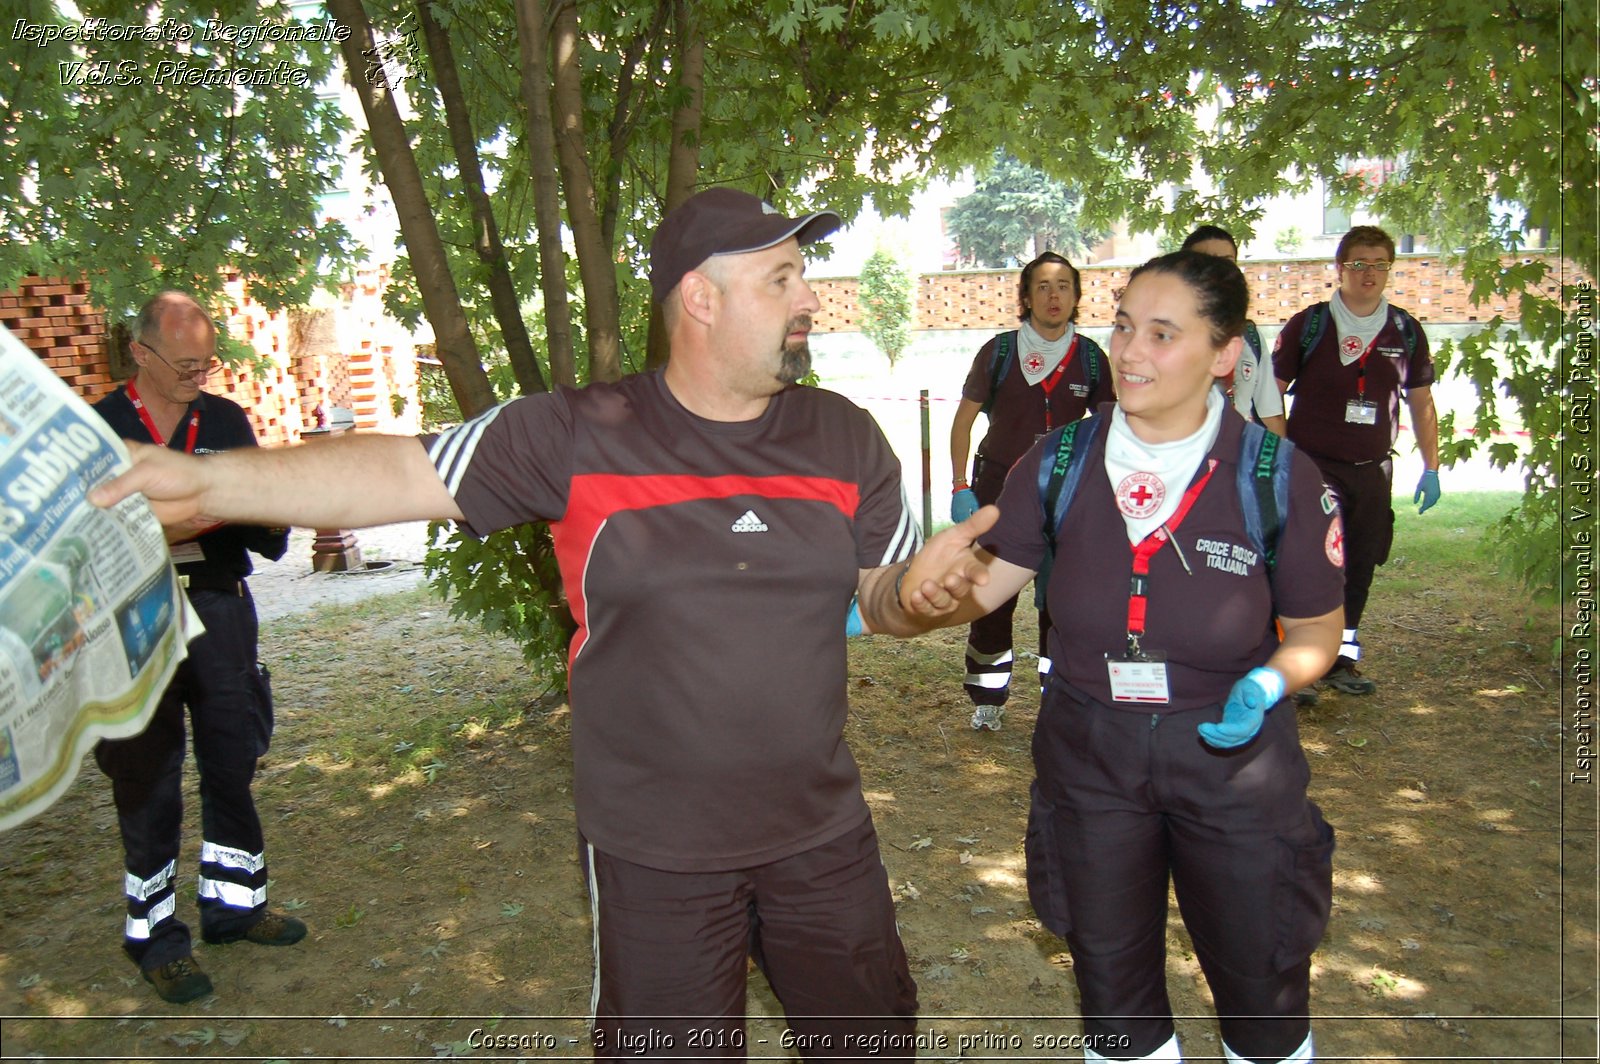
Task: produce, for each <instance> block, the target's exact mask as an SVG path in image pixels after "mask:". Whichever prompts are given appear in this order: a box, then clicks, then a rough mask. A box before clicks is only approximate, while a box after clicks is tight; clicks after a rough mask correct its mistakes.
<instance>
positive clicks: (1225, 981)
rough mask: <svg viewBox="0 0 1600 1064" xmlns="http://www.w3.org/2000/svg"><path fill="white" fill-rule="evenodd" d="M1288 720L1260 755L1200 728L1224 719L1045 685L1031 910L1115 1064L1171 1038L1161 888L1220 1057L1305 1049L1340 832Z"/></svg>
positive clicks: (1037, 742)
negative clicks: (1207, 1001)
mask: <svg viewBox="0 0 1600 1064" xmlns="http://www.w3.org/2000/svg"><path fill="white" fill-rule="evenodd" d="M1293 708H1294V707H1293V704H1292V703H1290V702H1281V703H1279V704H1278V706H1277V708H1276V709H1274V710H1273V711H1272V712H1271V713H1268V714H1267V718H1266V722H1265V724H1264V725H1263V726H1262V729H1261V734H1260V735H1258V736H1257V737H1256V738H1255V739H1254V740H1252V741H1251V742H1249V743H1246V744H1245V745H1244V746H1241V747H1238V748H1236V749H1233V750H1216V749H1213V748H1212V747H1209V746H1206V745H1205V743H1204V742H1203V741H1202V740H1201V739H1200V736H1199V735H1198V734H1197V733H1196V731H1195V726H1196V725H1197V724H1199V723H1200V722H1201V721H1206V720H1209V721H1218V720H1221V719H1222V709H1221V707H1220V706H1207V707H1204V708H1201V709H1194V710H1188V711H1183V712H1177V713H1170V714H1152V713H1148V712H1129V711H1127V710H1124V709H1114V708H1112V707H1109V706H1106V705H1102V704H1100V703H1098V702H1095V701H1094V700H1092V699H1090V698H1089V697H1088V696H1087V695H1085V694H1084V693H1083V692H1081V691H1078V690H1077V689H1075V688H1072V687H1070V686H1069V685H1068V684H1066V683H1064V682H1063V681H1061V680H1060V679H1059V678H1054V679H1052V680H1051V681H1050V684H1049V690H1048V692H1047V694H1046V696H1045V699H1044V705H1043V707H1042V708H1041V710H1040V713H1039V723H1038V726H1037V728H1036V729H1035V730H1034V736H1033V757H1034V767H1035V771H1036V773H1037V777H1038V778H1037V779H1036V780H1035V782H1034V789H1033V802H1032V808H1031V810H1030V813H1029V817H1028V838H1027V858H1028V893H1029V897H1030V900H1031V901H1032V903H1033V907H1034V911H1035V912H1036V913H1037V914H1038V916H1039V918H1040V920H1041V921H1042V922H1043V923H1044V925H1045V926H1046V927H1048V928H1049V929H1050V930H1051V931H1053V932H1054V933H1055V934H1057V935H1060V936H1061V937H1063V938H1065V939H1066V940H1067V945H1068V947H1069V948H1070V949H1071V951H1072V961H1073V974H1074V976H1075V977H1076V979H1077V982H1078V991H1079V994H1080V996H1081V998H1082V1008H1083V1016H1084V1031H1085V1033H1086V1034H1088V1035H1091V1036H1097V1038H1096V1040H1097V1041H1098V1042H1099V1043H1100V1044H1104V1045H1117V1046H1126V1049H1123V1048H1119V1049H1117V1050H1116V1051H1115V1056H1117V1057H1119V1058H1124V1059H1127V1058H1137V1057H1141V1056H1145V1055H1148V1054H1149V1053H1151V1052H1153V1051H1154V1050H1155V1049H1157V1048H1158V1047H1159V1046H1161V1045H1162V1044H1163V1043H1164V1042H1166V1041H1167V1040H1168V1039H1169V1038H1170V1037H1171V1036H1172V1034H1173V1026H1172V1006H1171V1003H1170V1001H1169V999H1168V996H1167V986H1166V930H1167V884H1168V876H1169V874H1170V876H1171V881H1172V885H1173V888H1174V890H1175V893H1176V895H1177V899H1178V908H1179V912H1180V913H1181V914H1182V916H1183V923H1184V926H1185V927H1186V928H1187V929H1188V931H1189V935H1190V937H1191V938H1192V939H1193V940H1194V948H1195V954H1196V956H1197V957H1198V959H1199V961H1200V967H1201V969H1202V970H1203V971H1204V973H1205V977H1206V982H1207V983H1208V984H1209V985H1210V987H1211V993H1212V996H1213V998H1214V999H1215V1002H1216V1009H1217V1015H1218V1017H1219V1019H1220V1021H1221V1027H1222V1038H1223V1041H1224V1042H1226V1043H1227V1045H1228V1047H1229V1048H1230V1049H1232V1050H1233V1051H1234V1052H1236V1053H1239V1054H1240V1055H1242V1056H1245V1057H1247V1058H1251V1059H1262V1060H1281V1059H1283V1058H1284V1057H1286V1056H1288V1055H1289V1054H1291V1053H1293V1052H1294V1051H1295V1050H1296V1049H1297V1048H1299V1046H1300V1045H1301V1043H1302V1042H1304V1041H1305V1038H1306V1035H1307V1034H1308V1033H1309V1032H1310V1022H1311V1021H1310V1014H1309V998H1310V970H1311V953H1312V950H1314V949H1315V948H1316V945H1317V943H1318V941H1320V939H1321V938H1322V933H1323V931H1324V929H1325V928H1326V927H1327V922H1328V913H1329V909H1330V906H1331V903H1332V897H1333V864H1332V857H1333V829H1332V828H1330V827H1329V826H1328V825H1327V823H1326V822H1324V820H1323V819H1322V814H1321V812H1320V811H1319V810H1318V809H1317V807H1316V805H1315V804H1314V803H1313V802H1311V801H1310V800H1309V799H1308V798H1307V797H1306V784H1307V782H1308V781H1309V780H1310V775H1311V774H1310V769H1309V767H1308V766H1307V764H1306V759H1305V754H1304V752H1302V750H1301V749H1300V736H1299V729H1298V727H1297V726H1296V723H1295V717H1294V712H1293ZM1108 1036H1117V1040H1113V1039H1112V1038H1111V1037H1108ZM1120 1038H1126V1039H1127V1041H1126V1042H1123V1041H1120Z"/></svg>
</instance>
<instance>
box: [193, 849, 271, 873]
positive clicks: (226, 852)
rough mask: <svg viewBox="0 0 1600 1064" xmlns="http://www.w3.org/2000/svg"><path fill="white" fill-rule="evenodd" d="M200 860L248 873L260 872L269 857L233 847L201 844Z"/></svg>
mask: <svg viewBox="0 0 1600 1064" xmlns="http://www.w3.org/2000/svg"><path fill="white" fill-rule="evenodd" d="M200 860H201V861H202V862H209V863H210V864H219V865H221V866H222V867H224V868H240V869H243V870H244V871H246V872H259V871H261V870H262V869H263V868H265V867H266V866H267V855H266V854H264V853H245V852H244V851H243V850H235V849H234V848H233V847H231V846H218V845H217V844H216V843H214V842H202V843H201V844H200Z"/></svg>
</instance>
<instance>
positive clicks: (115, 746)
mask: <svg viewBox="0 0 1600 1064" xmlns="http://www.w3.org/2000/svg"><path fill="white" fill-rule="evenodd" d="M129 347H130V349H131V354H132V356H133V359H134V361H135V362H136V363H138V366H139V370H138V372H137V373H136V374H135V375H134V377H133V379H132V380H130V381H129V382H128V383H127V384H126V385H125V386H124V387H122V388H119V389H118V390H117V391H115V392H113V393H112V394H110V395H108V396H106V397H105V398H104V399H102V400H100V402H98V403H96V404H95V411H96V412H97V413H99V414H100V416H101V417H103V418H104V419H105V420H106V423H107V424H109V425H110V426H111V427H112V429H114V430H115V431H116V432H117V434H118V435H119V436H121V437H123V438H124V439H130V440H137V441H140V442H142V443H154V444H157V445H159V446H165V447H170V448H173V449H176V450H181V451H184V452H186V453H189V454H209V453H216V452H219V451H225V450H230V449H232V448H235V447H254V446H256V439H255V434H254V432H253V431H252V430H251V427H250V422H249V420H248V418H246V416H245V413H244V411H243V410H242V409H240V407H239V405H238V404H237V403H234V402H232V401H230V400H228V399H224V398H222V397H221V396H217V395H210V394H207V393H206V392H203V391H201V384H202V383H203V382H204V381H205V379H206V376H207V375H208V374H209V373H210V372H211V371H212V370H213V369H215V368H216V365H217V361H216V327H215V326H214V325H213V324H212V323H211V320H210V319H209V318H208V317H207V316H206V313H205V311H204V310H202V309H201V307H200V305H199V304H198V303H196V302H195V301H194V300H193V299H192V298H191V297H189V296H188V295H185V294H184V293H182V292H163V293H161V294H160V295H158V296H156V297H155V298H153V299H151V300H150V301H149V302H148V303H146V304H145V306H144V308H143V310H141V311H140V313H139V317H138V319H137V321H136V322H135V324H134V328H133V339H132V341H131V342H130V344H129ZM287 545H288V530H287V529H282V528H262V527H260V526H257V525H243V524H218V525H213V526H212V527H210V528H208V529H206V530H204V531H203V532H201V533H200V534H199V535H192V534H190V538H187V539H183V540H181V541H179V542H173V543H171V549H172V558H173V561H174V562H175V563H176V565H177V569H178V578H179V582H180V583H181V584H182V585H183V587H184V588H185V590H186V593H187V594H188V596H189V601H190V603H191V604H192V605H193V606H194V609H195V612H196V613H198V614H199V615H200V619H201V620H202V621H203V622H204V623H205V627H206V630H205V633H204V634H203V635H201V636H199V637H197V638H196V639H194V640H193V641H192V642H191V643H190V644H189V657H188V659H187V660H186V661H184V662H183V663H182V664H181V665H180V666H179V667H178V672H177V674H176V675H175V676H174V677H173V680H172V684H171V686H169V687H168V688H167V690H166V692H165V693H164V694H163V695H162V698H161V702H160V704H159V705H158V706H157V707H156V711H155V714H154V716H152V717H151V719H150V724H149V726H148V727H146V728H145V730H144V731H143V732H142V733H141V734H139V735H135V736H132V737H130V738H127V739H117V740H106V741H103V742H101V743H99V744H98V745H97V746H96V747H95V761H96V763H97V764H98V765H99V766H100V769H101V771H103V772H104V773H105V774H106V775H107V776H109V777H110V778H111V787H112V797H113V799H114V801H115V803H116V807H117V822H118V826H119V828H120V829H121V832H122V848H123V857H124V864H125V867H126V869H127V875H126V878H125V881H124V890H125V892H126V894H127V898H128V912H127V919H126V923H125V925H124V931H123V949H124V950H125V951H126V952H127V954H128V956H129V957H131V958H132V959H133V961H134V963H135V964H137V965H138V966H139V969H140V971H141V972H142V973H143V975H144V977H145V979H146V980H148V981H149V982H150V983H151V984H152V985H153V986H154V987H155V990H156V993H157V994H159V995H160V996H161V997H162V998H163V999H164V1000H166V1001H170V1002H173V1003H182V1002H186V1001H192V1000H194V999H195V998H199V997H203V996H204V995H206V994H209V993H211V989H212V988H211V980H210V979H209V978H208V977H207V976H206V974H205V972H203V971H201V969H200V967H199V965H198V964H196V963H195V960H194V956H193V953H192V951H191V943H190V936H189V928H188V926H187V925H186V924H184V922H183V921H182V920H180V919H179V918H178V916H177V913H176V901H177V898H176V893H175V890H174V885H175V882H174V881H175V878H176V875H177V858H178V848H179V841H180V830H181V828H182V825H183V794H182V786H183V759H184V708H185V707H186V706H187V707H188V711H189V718H190V721H191V723H192V725H193V729H194V749H195V762H196V764H197V766H198V768H199V772H200V815H201V834H202V839H201V844H200V878H199V884H198V890H197V892H196V896H197V901H198V905H199V909H200V933H201V937H202V938H204V939H205V941H206V942H208V943H224V942H235V941H238V940H240V939H245V940H248V941H251V942H256V943H260V944H262V945H270V946H283V945H289V944H291V943H294V942H298V941H299V940H300V939H301V938H303V937H304V936H305V933H306V927H305V924H303V923H301V922H300V921H299V920H295V919H293V918H292V917H286V916H282V915H279V914H277V913H271V912H268V911H267V865H266V857H265V854H264V852H263V851H264V845H263V838H262V832H261V820H260V818H259V817H258V816H257V815H256V808H255V800H254V799H253V797H252V796H251V793H250V784H251V781H252V780H253V779H254V777H255V771H256V761H257V759H258V758H260V757H261V755H262V754H265V753H266V751H267V743H268V740H269V739H270V738H271V735H272V696H271V692H270V690H269V688H268V683H267V675H266V670H265V669H263V668H262V667H261V666H260V664H259V663H258V662H257V660H256V634H257V628H256V611H255V604H254V602H253V601H252V600H251V598H250V589H249V587H248V586H247V585H246V584H245V577H247V576H248V575H249V574H250V571H251V565H250V557H249V554H248V553H247V552H249V551H254V552H256V553H257V554H259V555H261V556H262V557H264V558H268V559H271V560H276V559H278V558H281V557H282V556H283V552H284V550H285V548H286V547H287Z"/></svg>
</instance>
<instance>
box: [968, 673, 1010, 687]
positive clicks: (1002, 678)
mask: <svg viewBox="0 0 1600 1064" xmlns="http://www.w3.org/2000/svg"><path fill="white" fill-rule="evenodd" d="M964 682H965V683H966V685H967V686H968V687H984V688H987V689H988V690H990V691H998V690H1000V689H1002V688H1005V687H1010V686H1011V674H1010V673H1009V672H969V673H967V678H966V680H965V681H964Z"/></svg>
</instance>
